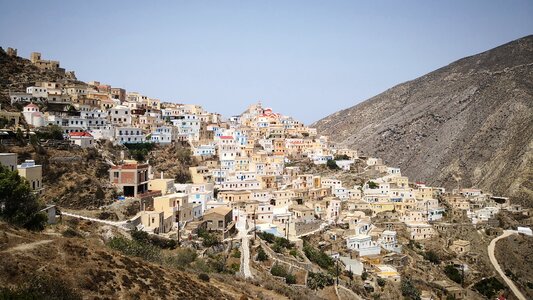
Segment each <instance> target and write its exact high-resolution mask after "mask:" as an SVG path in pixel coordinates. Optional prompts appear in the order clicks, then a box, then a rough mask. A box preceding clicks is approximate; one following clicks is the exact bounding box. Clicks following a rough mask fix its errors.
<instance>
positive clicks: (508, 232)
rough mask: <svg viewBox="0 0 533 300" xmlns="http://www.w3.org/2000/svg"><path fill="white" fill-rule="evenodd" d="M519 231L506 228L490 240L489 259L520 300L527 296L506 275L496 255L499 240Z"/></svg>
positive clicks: (524, 299)
mask: <svg viewBox="0 0 533 300" xmlns="http://www.w3.org/2000/svg"><path fill="white" fill-rule="evenodd" d="M517 233H518V232H517V231H516V230H504V231H503V233H502V235H500V236H498V237H497V238H494V239H493V240H492V241H490V244H489V247H488V252H489V259H490V262H491V263H492V265H493V266H494V269H496V271H497V272H498V274H500V276H501V277H502V278H503V280H504V281H505V283H507V285H508V286H509V287H510V288H511V290H512V291H513V293H514V295H515V296H516V298H518V299H520V300H526V297H524V295H523V294H522V292H521V291H520V290H519V289H518V288H517V287H516V285H515V284H514V282H513V281H512V280H511V279H510V278H509V277H507V276H506V275H505V273H504V272H503V270H502V268H501V267H500V264H498V261H497V260H496V256H495V255H494V249H495V248H496V242H498V241H499V240H501V239H504V238H506V237H508V236H510V235H513V234H517Z"/></svg>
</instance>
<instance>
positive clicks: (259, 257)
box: [257, 247, 268, 261]
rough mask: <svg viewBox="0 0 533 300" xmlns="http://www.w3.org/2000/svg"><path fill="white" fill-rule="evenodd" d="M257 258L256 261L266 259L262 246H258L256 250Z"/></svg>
mask: <svg viewBox="0 0 533 300" xmlns="http://www.w3.org/2000/svg"><path fill="white" fill-rule="evenodd" d="M257 260H258V261H265V260H268V255H267V254H266V252H265V250H263V248H262V247H259V249H258V250H257Z"/></svg>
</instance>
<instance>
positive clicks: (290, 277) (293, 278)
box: [285, 274, 296, 284]
mask: <svg viewBox="0 0 533 300" xmlns="http://www.w3.org/2000/svg"><path fill="white" fill-rule="evenodd" d="M285 282H286V283H287V284H295V283H296V276H294V275H292V274H287V275H286V276H285Z"/></svg>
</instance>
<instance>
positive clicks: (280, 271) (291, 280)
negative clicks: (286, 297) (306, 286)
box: [270, 264, 296, 284]
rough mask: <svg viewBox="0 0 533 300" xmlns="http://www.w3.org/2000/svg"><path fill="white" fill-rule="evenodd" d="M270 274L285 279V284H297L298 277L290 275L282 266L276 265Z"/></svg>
mask: <svg viewBox="0 0 533 300" xmlns="http://www.w3.org/2000/svg"><path fill="white" fill-rule="evenodd" d="M270 274H272V275H274V276H278V277H283V278H285V282H286V283H287V284H295V283H296V276H294V275H293V274H290V273H289V272H288V271H287V269H285V267H283V266H282V265H278V264H275V265H273V266H272V268H271V269H270Z"/></svg>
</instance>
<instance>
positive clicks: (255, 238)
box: [254, 207, 257, 241]
mask: <svg viewBox="0 0 533 300" xmlns="http://www.w3.org/2000/svg"><path fill="white" fill-rule="evenodd" d="M256 212H257V207H255V208H254V241H255V240H257V227H256V226H257V224H256V220H257V215H256Z"/></svg>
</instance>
